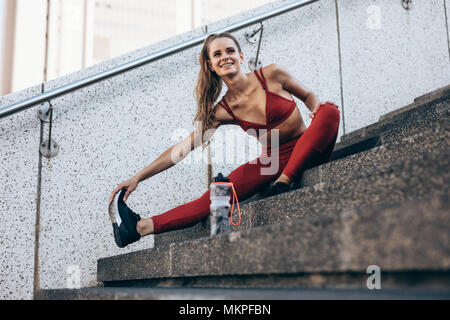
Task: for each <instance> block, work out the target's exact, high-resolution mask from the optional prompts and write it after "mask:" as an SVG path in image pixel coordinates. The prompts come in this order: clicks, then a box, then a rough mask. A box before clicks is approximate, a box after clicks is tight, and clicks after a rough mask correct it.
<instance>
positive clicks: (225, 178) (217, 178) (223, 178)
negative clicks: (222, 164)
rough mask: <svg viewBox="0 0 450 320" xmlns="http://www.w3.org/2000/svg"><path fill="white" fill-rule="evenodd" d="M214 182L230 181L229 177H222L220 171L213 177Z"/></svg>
mask: <svg viewBox="0 0 450 320" xmlns="http://www.w3.org/2000/svg"><path fill="white" fill-rule="evenodd" d="M214 182H230V179H228V178H227V177H224V176H223V175H222V173H219V174H218V175H217V177H215V178H214Z"/></svg>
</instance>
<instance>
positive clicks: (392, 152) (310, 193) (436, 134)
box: [155, 122, 450, 246]
mask: <svg viewBox="0 0 450 320" xmlns="http://www.w3.org/2000/svg"><path fill="white" fill-rule="evenodd" d="M390 136H392V135H390ZM394 141H395V140H394ZM449 144H450V132H449V130H448V122H441V123H436V124H435V126H434V127H432V128H428V129H424V130H423V131H422V132H421V133H417V134H416V135H415V136H411V137H409V138H404V139H402V140H400V141H395V142H392V143H390V144H386V145H382V146H380V147H377V148H374V149H371V150H369V151H365V152H361V153H358V154H355V155H353V156H350V157H346V158H343V159H340V160H336V161H332V162H330V163H327V164H324V165H321V166H318V167H316V168H312V169H310V170H307V171H306V172H305V173H304V174H303V176H302V179H301V180H300V181H299V185H300V187H304V186H309V188H306V189H305V190H303V191H301V190H302V189H301V190H296V191H295V192H299V193H298V194H297V196H295V197H294V198H295V199H297V198H298V199H299V200H298V201H300V202H301V205H300V204H299V203H297V202H296V201H297V200H293V201H291V202H290V203H291V204H294V207H292V205H288V204H287V203H286V202H287V201H286V200H287V199H286V198H283V197H282V198H280V200H277V201H275V202H274V204H275V207H273V208H267V207H270V206H271V205H272V203H273V201H274V200H270V201H269V202H267V201H266V200H264V199H265V196H264V193H261V194H259V195H256V196H255V197H253V198H252V199H249V200H248V201H247V203H242V206H241V211H242V217H243V218H242V226H243V227H247V228H248V227H251V226H253V225H254V222H253V221H257V222H258V224H257V225H259V223H260V221H261V220H265V219H261V218H258V216H259V215H258V212H259V213H262V212H265V213H266V214H263V215H264V216H267V217H270V218H271V219H276V220H275V221H274V222H281V221H283V219H285V218H288V219H292V218H294V219H295V218H297V217H298V215H297V213H301V214H304V212H303V211H307V212H309V213H310V214H314V213H315V212H320V210H324V209H325V208H322V207H318V208H316V207H317V201H316V200H317V199H316V193H317V190H320V189H324V190H328V191H327V192H326V193H323V192H322V193H321V198H324V199H322V200H321V201H322V202H320V204H321V205H325V204H326V205H327V207H326V210H333V209H338V210H339V209H340V208H343V207H345V206H356V205H358V203H359V204H362V205H367V204H370V203H377V202H378V201H384V200H386V201H389V199H392V198H393V197H395V200H400V198H399V195H400V194H401V195H402V196H403V197H413V196H414V195H416V196H420V194H421V192H423V191H425V190H426V189H422V188H419V186H415V187H413V188H412V190H416V189H418V190H417V191H415V192H412V193H410V194H408V193H409V190H408V188H405V187H402V186H404V185H405V184H406V185H407V184H408V180H410V179H412V178H413V177H414V176H415V175H416V174H419V173H418V172H414V173H413V175H410V174H409V170H410V169H409V167H408V166H405V167H404V166H403V165H404V163H403V162H404V161H406V163H408V164H409V165H410V166H411V165H412V163H414V157H419V156H421V155H423V153H424V152H438V154H439V152H444V153H445V152H446V151H447V150H450V148H449ZM438 157H439V156H438ZM424 161H425V163H424ZM426 161H427V160H426V159H422V162H419V164H418V165H420V166H423V167H424V168H423V170H425V171H427V170H431V168H426V166H427V163H426ZM437 161H438V162H439V161H440V160H437ZM394 162H399V163H398V164H397V166H396V168H399V169H394V168H392V169H390V168H387V167H386V166H389V165H392V164H393V163H394ZM444 162H445V160H444ZM446 165H448V164H446V163H443V164H442V165H441V166H440V168H444V170H445V171H447V170H446ZM378 167H381V168H380V169H377V168H378ZM374 170H375V171H374ZM377 170H378V171H377ZM392 170H400V171H399V172H398V175H399V176H400V179H389V176H390V175H393V174H392ZM422 173H424V174H425V172H422ZM355 174H356V176H355V177H356V179H357V180H356V181H355V182H353V181H352V179H353V177H354V175H355ZM427 174H428V173H427ZM433 174H434V175H438V176H439V175H441V173H440V172H434V173H433ZM366 177H367V178H366ZM425 177H426V176H419V177H418V179H419V180H420V179H423V178H425ZM343 178H346V179H345V180H343V181H340V182H337V183H336V184H334V185H333V187H330V188H328V189H327V184H328V183H332V181H333V180H336V179H343ZM365 179H367V181H365ZM427 184H429V183H427ZM314 185H315V186H314ZM352 185H355V186H358V187H357V188H356V190H352V188H351V186H352ZM372 186H373V187H374V188H375V187H376V186H378V189H379V190H380V191H379V192H380V195H383V196H382V197H379V196H377V195H376V193H377V191H376V190H377V189H372V190H370V188H371V187H372ZM441 187H442V186H434V187H431V186H430V188H431V189H430V190H436V188H437V189H438V190H439V189H440V188H441ZM358 188H359V189H358ZM358 190H359V191H362V190H370V193H367V192H365V193H364V192H362V193H361V192H358ZM389 190H396V192H393V193H391V192H390V191H389ZM386 193H387V194H386ZM289 194H291V193H289ZM328 194H330V195H331V194H332V196H329V195H328ZM351 194H353V195H354V198H353V199H351V198H349V196H350V195H351ZM371 195H375V196H371ZM289 197H291V196H289ZM339 197H342V199H340V198H339ZM300 199H301V200H300ZM256 200H258V201H256ZM336 205H339V207H335V206H336ZM296 206H301V207H302V208H303V210H297V209H296ZM280 208H283V210H279V209H280ZM280 212H283V215H280V214H279V213H280ZM293 212H296V213H295V214H293ZM208 235H209V219H205V220H203V221H201V222H200V223H198V224H196V225H195V226H193V227H191V228H187V229H182V230H176V231H172V232H167V233H164V234H160V235H156V236H155V246H164V245H168V244H170V243H172V242H178V241H184V240H189V239H196V238H201V237H207V236H208Z"/></svg>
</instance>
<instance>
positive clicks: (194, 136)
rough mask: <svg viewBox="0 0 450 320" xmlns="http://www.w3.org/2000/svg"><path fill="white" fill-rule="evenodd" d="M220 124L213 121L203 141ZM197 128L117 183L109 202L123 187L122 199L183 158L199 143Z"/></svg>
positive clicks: (206, 139) (125, 198)
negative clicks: (139, 185)
mask: <svg viewBox="0 0 450 320" xmlns="http://www.w3.org/2000/svg"><path fill="white" fill-rule="evenodd" d="M220 125H221V122H220V121H215V122H214V123H213V125H212V128H211V129H209V130H208V131H207V132H206V134H205V136H204V137H203V140H204V142H205V141H208V139H209V138H211V136H212V135H213V134H214V131H215V130H216V129H217V128H218V127H219V126H220ZM199 130H200V129H199V128H196V130H194V131H193V132H192V133H191V134H190V135H189V136H187V137H186V138H184V139H183V140H182V141H180V142H179V143H177V144H175V145H173V146H171V147H170V148H168V149H167V150H166V151H164V152H163V153H162V154H161V155H160V156H159V157H158V158H157V159H156V160H155V161H153V162H152V163H150V164H149V165H148V166H147V167H145V168H144V169H142V170H141V171H139V172H138V173H136V174H135V175H134V176H133V177H131V178H130V179H128V180H126V181H124V182H122V183H121V184H119V185H118V186H117V187H116V188H115V189H114V191H113V192H112V193H111V196H110V198H109V202H110V203H111V202H112V201H113V200H114V197H115V195H116V193H117V192H119V191H120V190H122V189H124V188H125V189H127V191H126V192H125V195H124V197H123V200H124V201H126V200H127V198H128V196H129V195H130V193H131V192H133V191H134V190H135V189H136V188H137V186H138V184H139V182H141V181H143V180H145V179H148V178H150V177H153V176H154V175H156V174H158V173H160V172H162V171H164V170H167V169H169V168H170V167H172V166H174V165H175V164H177V163H178V162H180V161H181V160H183V159H184V158H185V157H186V156H187V155H188V154H189V153H190V152H191V151H192V150H194V149H195V148H197V147H198V146H199V145H201V131H199ZM199 132H200V133H199Z"/></svg>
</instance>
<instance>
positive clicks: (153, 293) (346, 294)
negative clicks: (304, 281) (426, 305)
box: [36, 287, 450, 311]
mask: <svg viewBox="0 0 450 320" xmlns="http://www.w3.org/2000/svg"><path fill="white" fill-rule="evenodd" d="M449 298H450V291H449V290H420V289H419V290H418V289H409V290H399V289H397V290H395V289H394V290H384V289H383V290H368V289H347V290H345V289H341V290H339V289H335V290H332V289H245V288H241V289H232V288H221V289H217V288H108V287H105V288H85V289H78V290H76V289H75V290H70V289H58V290H42V291H40V292H38V294H37V295H36V300H378V299H389V300H397V299H401V300H404V299H413V300H423V299H424V300H425V299H433V300H440V299H449ZM268 304H269V303H268ZM227 309H228V310H229V304H228V305H227ZM221 311H223V309H221Z"/></svg>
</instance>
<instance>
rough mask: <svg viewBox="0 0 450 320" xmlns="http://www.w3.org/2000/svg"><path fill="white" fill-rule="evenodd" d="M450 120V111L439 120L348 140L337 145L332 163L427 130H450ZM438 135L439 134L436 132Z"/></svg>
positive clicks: (415, 123) (412, 123)
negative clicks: (449, 124) (449, 128)
mask: <svg viewBox="0 0 450 320" xmlns="http://www.w3.org/2000/svg"><path fill="white" fill-rule="evenodd" d="M449 119H450V110H447V112H445V113H444V114H442V117H441V118H439V119H435V118H431V119H426V118H425V119H419V120H417V121H415V122H406V123H404V124H402V125H399V126H398V127H395V128H393V129H390V130H386V131H383V132H381V133H379V134H376V135H372V136H371V137H368V138H367V137H358V138H357V137H355V138H354V139H348V140H346V141H345V142H340V143H338V144H336V147H335V149H334V150H333V156H332V161H334V160H338V159H342V158H345V157H348V156H351V155H354V154H357V153H359V152H363V151H366V150H370V149H373V148H375V147H378V146H381V145H384V144H388V143H392V142H395V141H399V140H403V139H405V138H408V137H411V136H415V135H418V134H420V133H422V132H423V131H425V130H433V129H434V130H433V131H437V130H436V127H440V128H442V130H444V129H445V130H448V123H449V121H450V120H449ZM436 134H438V132H436Z"/></svg>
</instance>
